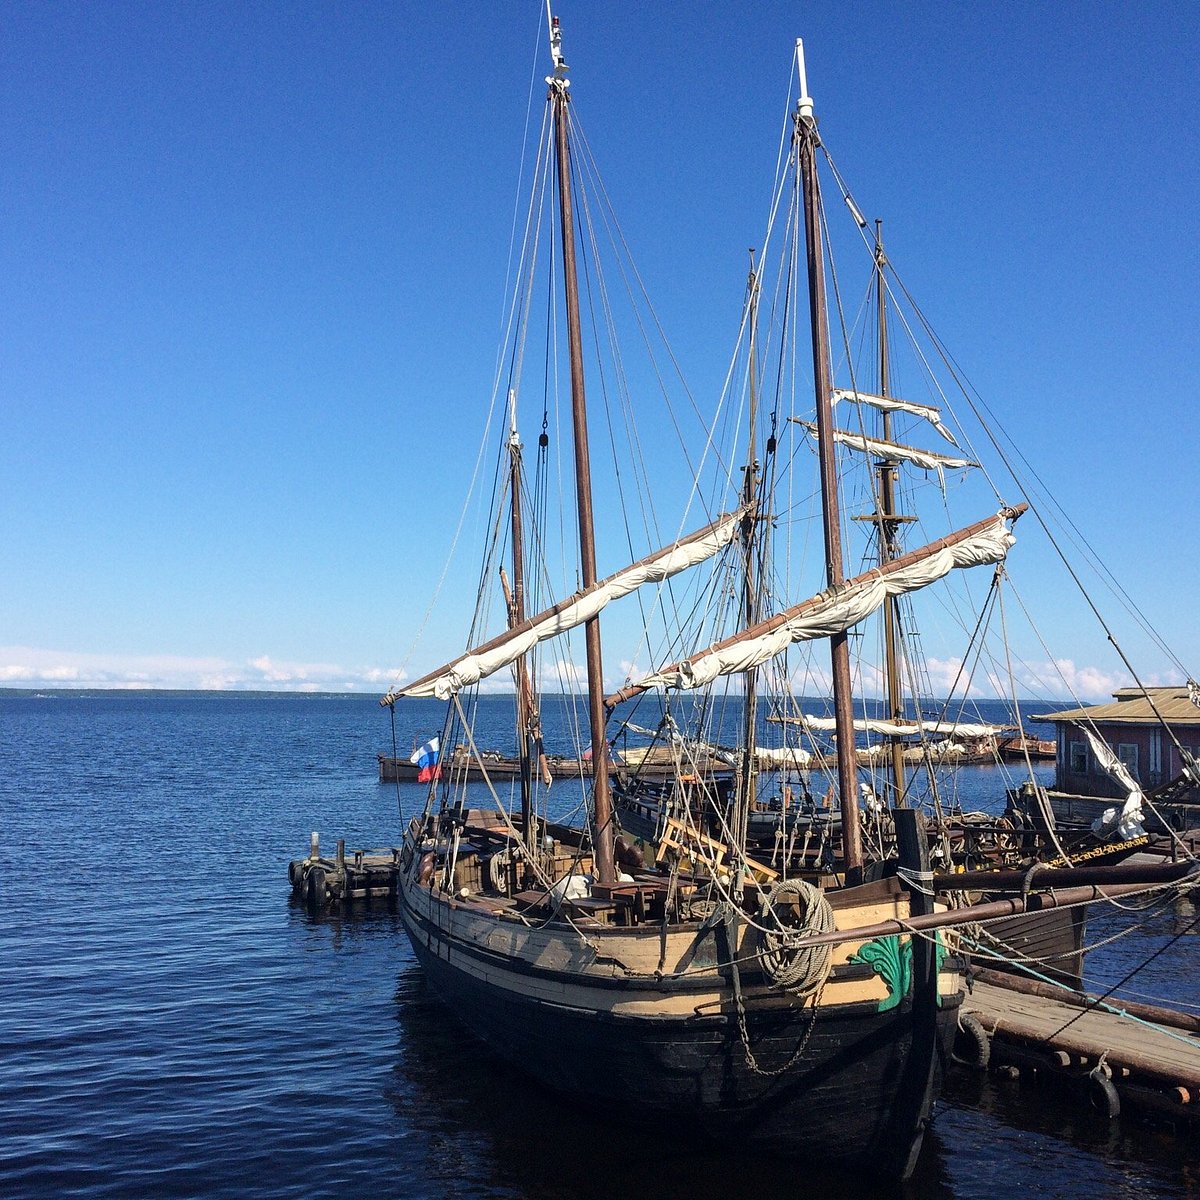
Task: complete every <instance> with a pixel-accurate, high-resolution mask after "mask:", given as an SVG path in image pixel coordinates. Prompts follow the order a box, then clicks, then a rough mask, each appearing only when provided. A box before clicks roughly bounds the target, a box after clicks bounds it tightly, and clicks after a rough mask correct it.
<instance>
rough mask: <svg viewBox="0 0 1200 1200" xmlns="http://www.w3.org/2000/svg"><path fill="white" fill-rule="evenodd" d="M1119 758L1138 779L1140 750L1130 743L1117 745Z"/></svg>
mask: <svg viewBox="0 0 1200 1200" xmlns="http://www.w3.org/2000/svg"><path fill="white" fill-rule="evenodd" d="M1117 757H1118V758H1119V759H1120V760H1121V761H1122V762H1123V763H1124V764H1125V769H1126V770H1127V771H1128V772H1129V773H1130V775H1132V776H1133V777H1134V779H1136V778H1137V777H1138V748H1137V747H1136V746H1134V745H1132V744H1130V743H1129V742H1119V743H1118V744H1117Z"/></svg>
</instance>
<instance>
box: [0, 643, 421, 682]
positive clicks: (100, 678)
mask: <svg viewBox="0 0 1200 1200" xmlns="http://www.w3.org/2000/svg"><path fill="white" fill-rule="evenodd" d="M403 677H404V673H403V672H401V671H399V670H397V669H396V668H387V667H377V666H371V667H362V668H352V667H346V666H344V665H341V664H336V663H323V662H315V663H304V662H286V661H279V660H276V659H273V658H271V657H270V656H269V655H266V654H263V655H259V656H258V657H257V658H254V659H251V660H249V661H248V662H242V663H239V662H234V661H230V660H226V659H221V658H189V657H185V656H182V655H168V654H162V655H122V654H92V653H84V652H79V653H73V652H69V651H59V650H42V649H38V648H35V647H30V646H0V686H3V685H9V686H18V687H36V686H39V685H41V686H43V687H75V688H177V689H197V690H201V691H299V692H318V691H339V692H340V691H347V692H354V691H359V692H378V691H383V690H386V688H387V687H389V686H391V684H392V683H393V682H394V681H396V680H397V679H401V678H403Z"/></svg>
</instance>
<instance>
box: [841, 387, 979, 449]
mask: <svg viewBox="0 0 1200 1200" xmlns="http://www.w3.org/2000/svg"><path fill="white" fill-rule="evenodd" d="M831 399H832V400H833V403H834V404H840V403H842V402H843V401H852V402H857V403H859V404H869V405H870V406H871V407H872V408H877V409H879V411H880V412H903V413H908V414H909V415H910V416H914V417H923V418H924V419H925V420H926V421H928V422H929V423H930V425H932V426H933V427H934V429H936V430H937V431H938V433H940V434H941V435H942V437H944V438H945V439H946V441H948V442H949V443H950V445H952V446H957V445H958V442H957V441H956V440H955V438H954V434H952V433H951V432H950V430H949V429H947V428H946V426H945V425H943V424H942V414H941V412H940V411H939V410H938V409H936V408H934V407H933V406H932V405H929V404H918V403H916V401H914V400H898V399H897V398H896V397H895V396H873V395H871V394H870V393H869V392H855V391H852V390H851V389H850V388H834V391H833V395H832V397H831Z"/></svg>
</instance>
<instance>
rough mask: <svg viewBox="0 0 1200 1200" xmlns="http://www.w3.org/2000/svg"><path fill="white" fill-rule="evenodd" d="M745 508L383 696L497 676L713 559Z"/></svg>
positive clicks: (448, 692)
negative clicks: (618, 604) (640, 591)
mask: <svg viewBox="0 0 1200 1200" xmlns="http://www.w3.org/2000/svg"><path fill="white" fill-rule="evenodd" d="M742 515H743V510H742V509H740V508H739V509H737V510H736V511H734V512H732V513H725V514H724V515H722V516H721V517H719V518H718V519H717V520H716V521H714V522H713V523H712V524H711V525H708V526H706V527H705V528H704V529H702V530H700V531H699V532H698V533H696V534H693V535H691V536H690V537H688V538H685V539H683V540H681V541H679V542H676V543H675V544H674V545H672V546H667V547H665V548H664V549H662V550H659V551H657V552H656V553H655V554H652V555H650V556H648V557H647V558H644V559H642V560H641V561H640V562H636V563H634V564H633V565H632V566H629V567H626V568H625V569H624V570H622V571H618V572H617V573H616V574H615V575H610V576H608V578H607V579H602V580H601V581H600V582H599V583H596V584H594V585H593V586H592V587H590V588H586V589H584V590H583V591H580V592H576V593H575V595H574V596H572V597H570V598H569V599H568V600H565V601H563V602H562V603H561V604H557V605H555V606H554V607H553V608H550V609H547V610H546V611H545V612H542V613H539V614H538V615H537V616H534V617H530V618H529V619H528V620H527V621H523V622H521V624H520V625H517V626H515V627H514V628H512V629H510V630H509V631H508V632H507V633H503V634H501V635H500V636H499V637H495V638H493V639H492V640H491V641H490V642H487V643H485V644H484V645H483V646H480V647H478V648H477V649H475V650H472V651H469V652H468V653H467V654H464V655H463V656H462V657H461V658H457V659H455V660H454V661H453V662H449V663H447V664H446V665H445V666H444V667H441V668H439V669H438V670H437V671H434V672H432V673H431V674H429V675H425V676H422V677H421V678H420V679H418V680H416V682H414V683H411V684H409V685H408V686H407V687H401V688H397V689H396V690H395V691H393V692H390V693H389V694H388V695H387V696H385V697H384V698H383V701H382V702H383V703H384V704H391V703H393V702H394V701H396V700H398V699H400V698H402V697H414V696H433V697H436V698H437V699H438V700H449V699H450V697H451V696H454V695H456V694H457V693H458V692H460V691H461V690H462V689H463V688H465V687H470V686H471V684H473V683H478V682H479V680H481V679H486V678H487V677H488V676H489V675H494V674H495V673H496V672H497V671H499V670H501V669H502V668H504V667H507V666H509V665H510V664H511V663H514V662H516V660H517V659H518V658H520V657H521V656H522V655H523V654H528V653H529V652H530V651H531V650H532V649H533V648H534V647H535V646H536V645H537V644H538V643H539V642H544V641H546V639H547V638H552V637H557V636H558V635H560V634H563V633H566V632H567V631H568V630H571V629H574V628H576V627H577V626H579V625H582V624H584V622H586V621H590V620H591V619H592V618H593V617H594V616H596V615H597V614H598V613H600V612H601V610H602V609H604V607H605V606H606V605H607V604H610V603H611V602H612V601H613V600H617V599H619V598H620V597H622V596H627V595H628V594H629V593H630V592H632V591H635V590H636V589H637V588H639V587H641V586H642V585H643V584H646V583H660V582H662V581H663V580H665V579H670V578H671V577H672V576H673V575H677V574H679V572H680V571H684V570H686V569H687V568H688V567H692V566H695V565H696V564H697V563H701V562H704V561H705V560H706V559H708V558H711V557H712V556H713V555H714V554H716V553H717V552H718V551H719V550H721V549H722V548H723V547H724V546H727V545H728V544H729V542H730V541H732V539H733V536H734V534H735V533H736V532H737V528H738V523H739V522H740V521H741V519H742Z"/></svg>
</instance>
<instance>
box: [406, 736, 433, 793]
mask: <svg viewBox="0 0 1200 1200" xmlns="http://www.w3.org/2000/svg"><path fill="white" fill-rule="evenodd" d="M440 746H441V744H440V742H439V741H438V739H437V738H435V737H434V738H430V739H429V741H427V742H426V743H425V745H423V746H418V747H417V748H416V749H415V750H414V751H413V752H412V757H411V758H410V759H409V760H408V761H409V762H410V763H412V764H413V766H415V767H418V768H419V773H418V775H417V782H418V783H428V782H429V781H430V780H431V779H437V778H438V776H440V775H441V771H440V770H439V769H438V750H439V749H440Z"/></svg>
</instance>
